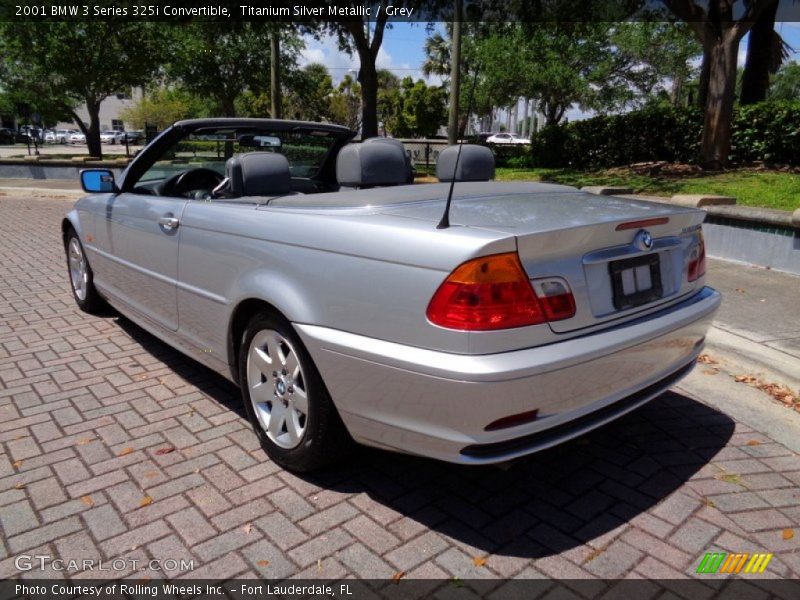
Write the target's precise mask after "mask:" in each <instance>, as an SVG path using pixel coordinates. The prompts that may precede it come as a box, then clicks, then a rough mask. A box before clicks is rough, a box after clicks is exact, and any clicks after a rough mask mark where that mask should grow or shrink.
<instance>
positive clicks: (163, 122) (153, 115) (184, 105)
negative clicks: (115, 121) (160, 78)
mask: <svg viewBox="0 0 800 600" xmlns="http://www.w3.org/2000/svg"><path fill="white" fill-rule="evenodd" d="M208 115H210V113H209V107H208V106H206V105H204V103H203V101H202V100H201V99H200V98H199V97H197V96H194V95H193V94H190V93H189V92H187V91H186V90H185V89H183V88H177V87H157V88H155V89H152V90H150V91H148V92H147V93H145V95H144V96H143V97H142V98H141V99H140V100H138V101H137V102H135V103H134V104H133V105H132V106H130V107H128V108H126V109H125V110H123V111H122V112H121V113H120V118H121V119H122V120H123V121H125V122H127V123H131V124H132V125H133V126H134V128H135V129H144V128H145V126H155V127H156V129H159V130H161V129H164V128H166V127H169V126H170V125H172V124H173V123H174V122H175V121H180V120H181V119H193V118H198V117H201V116H208Z"/></svg>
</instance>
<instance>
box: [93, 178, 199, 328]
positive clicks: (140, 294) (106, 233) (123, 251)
mask: <svg viewBox="0 0 800 600" xmlns="http://www.w3.org/2000/svg"><path fill="white" fill-rule="evenodd" d="M187 202H188V200H187V199H186V198H172V197H163V196H155V195H147V194H137V193H131V192H124V193H121V194H118V195H115V196H112V197H110V198H109V199H108V201H107V204H106V210H105V219H104V220H103V219H102V218H101V219H100V222H98V223H97V227H96V231H97V241H98V245H99V246H100V250H101V252H102V253H103V254H104V259H105V260H104V261H103V262H104V265H103V267H104V268H103V270H102V273H103V279H102V281H101V285H103V287H105V288H107V289H108V291H109V292H110V293H111V294H113V295H114V296H116V297H117V298H118V299H119V300H122V301H123V302H125V303H126V304H128V305H129V306H130V307H131V308H133V309H134V310H135V311H136V312H138V313H140V314H141V315H143V316H145V317H147V318H148V319H149V320H150V321H153V322H155V323H156V324H158V325H160V326H162V327H165V328H167V329H169V330H172V331H176V330H177V329H178V300H177V280H178V242H179V239H180V219H181V216H182V214H183V210H184V207H185V206H186V203H187Z"/></svg>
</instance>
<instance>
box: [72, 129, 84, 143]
mask: <svg viewBox="0 0 800 600" xmlns="http://www.w3.org/2000/svg"><path fill="white" fill-rule="evenodd" d="M69 143H70V144H85V143H86V136H85V135H84V134H83V133H82V132H80V131H76V132H74V133H71V134H70V135H69Z"/></svg>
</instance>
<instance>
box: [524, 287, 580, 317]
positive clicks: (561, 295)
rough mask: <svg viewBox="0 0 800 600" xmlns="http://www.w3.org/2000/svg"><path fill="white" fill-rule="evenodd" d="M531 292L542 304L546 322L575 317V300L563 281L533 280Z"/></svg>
mask: <svg viewBox="0 0 800 600" xmlns="http://www.w3.org/2000/svg"><path fill="white" fill-rule="evenodd" d="M533 290H534V292H535V293H536V296H537V297H538V298H539V301H540V302H541V303H542V308H543V309H544V316H545V318H546V319H547V320H548V321H561V320H563V319H569V318H571V317H574V316H575V298H573V297H572V292H571V291H570V289H569V286H568V285H567V282H566V281H564V280H563V279H560V278H558V277H552V278H549V279H535V280H534V282H533Z"/></svg>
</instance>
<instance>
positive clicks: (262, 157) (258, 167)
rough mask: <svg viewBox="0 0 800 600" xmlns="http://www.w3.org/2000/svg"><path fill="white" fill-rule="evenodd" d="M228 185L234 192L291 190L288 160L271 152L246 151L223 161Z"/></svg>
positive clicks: (281, 193) (280, 192)
mask: <svg viewBox="0 0 800 600" xmlns="http://www.w3.org/2000/svg"><path fill="white" fill-rule="evenodd" d="M225 172H226V175H227V176H228V180H229V181H228V189H229V191H230V193H231V194H232V195H234V196H285V195H287V194H290V193H291V192H292V175H291V173H290V172H289V161H288V160H286V157H285V156H284V155H283V154H276V153H274V152H247V153H245V154H239V155H237V156H233V157H231V158H229V159H228V162H227V163H226V164H225Z"/></svg>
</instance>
